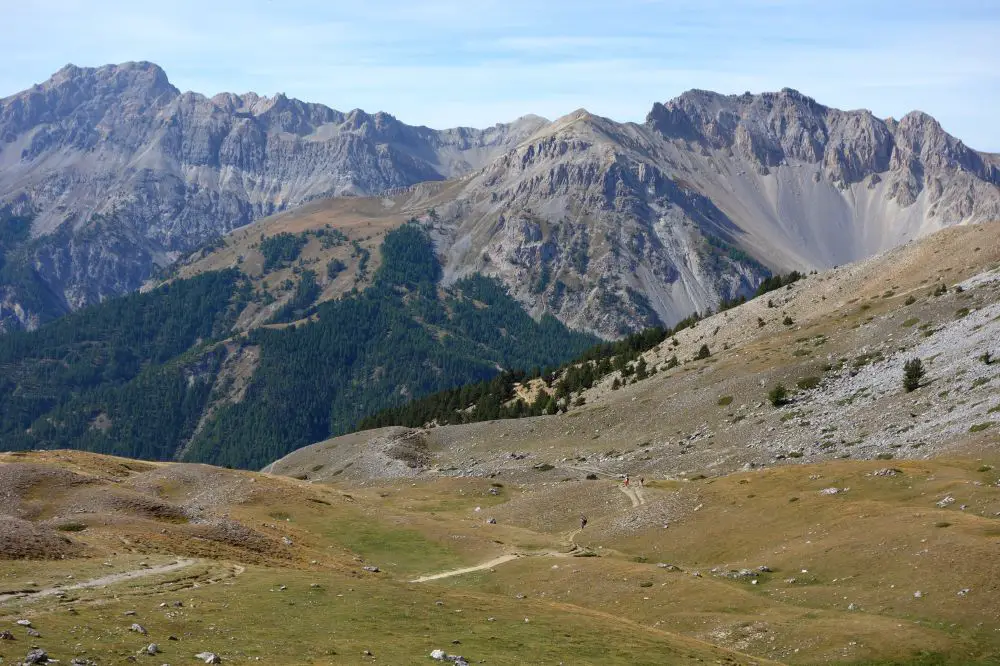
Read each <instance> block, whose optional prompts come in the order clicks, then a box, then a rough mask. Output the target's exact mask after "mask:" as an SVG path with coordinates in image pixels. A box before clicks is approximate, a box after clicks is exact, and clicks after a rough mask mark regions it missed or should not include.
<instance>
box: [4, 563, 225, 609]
mask: <svg viewBox="0 0 1000 666" xmlns="http://www.w3.org/2000/svg"><path fill="white" fill-rule="evenodd" d="M192 564H197V560H189V559H183V558H182V559H179V560H177V561H176V562H171V563H170V564H161V565H158V566H155V567H143V568H142V569H134V570H132V571H122V572H119V573H113V574H108V575H107V576H101V577H100V578H93V579H91V580H87V581H83V582H81V583H74V584H72V585H63V586H62V587H49V588H45V589H44V590H38V591H37V592H12V593H9V594H0V604H3V603H5V602H7V601H13V600H17V601H35V600H37V599H43V598H45V597H51V596H54V595H57V594H59V593H60V592H68V591H71V590H83V589H87V588H92V587H103V586H105V585H114V584H115V583H122V582H125V581H128V580H135V579H136V578H145V577H146V576H155V575H157V574H164V573H170V572H171V571H178V570H180V569H185V568H187V567H189V566H191V565H192ZM240 569H242V567H240ZM239 573H242V571H238V573H237V575H238V574H239Z"/></svg>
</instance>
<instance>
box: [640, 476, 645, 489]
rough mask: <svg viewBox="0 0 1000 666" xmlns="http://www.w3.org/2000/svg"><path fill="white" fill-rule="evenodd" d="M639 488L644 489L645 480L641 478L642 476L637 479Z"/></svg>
mask: <svg viewBox="0 0 1000 666" xmlns="http://www.w3.org/2000/svg"><path fill="white" fill-rule="evenodd" d="M639 487H640V488H645V487H646V478H645V477H643V476H640V477H639Z"/></svg>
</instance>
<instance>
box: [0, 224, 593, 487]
mask: <svg viewBox="0 0 1000 666" xmlns="http://www.w3.org/2000/svg"><path fill="white" fill-rule="evenodd" d="M286 246H287V247H286ZM289 248H292V244H291V243H283V244H281V245H276V247H275V248H272V249H274V253H273V254H274V255H275V257H276V259H275V260H276V261H286V260H287V258H288V256H289V255H290V253H291V252H292V250H294V248H292V250H290V249H289ZM381 252H382V255H383V260H382V263H381V265H380V266H379V268H378V270H377V272H376V273H375V275H374V278H373V283H372V285H371V286H370V287H369V288H367V289H365V290H364V291H362V292H360V293H354V294H351V295H349V296H346V297H344V298H343V299H341V300H337V301H330V302H327V303H323V304H321V305H319V306H318V307H316V308H315V312H316V315H317V316H316V317H314V318H313V319H311V320H309V321H306V322H299V323H297V324H292V325H291V326H288V327H285V328H280V329H276V328H270V327H265V328H259V329H256V330H254V331H252V332H250V333H249V335H247V336H234V335H233V333H232V326H233V323H234V322H235V321H236V318H237V316H238V314H239V312H240V311H241V310H242V309H243V307H244V306H245V305H246V303H247V302H248V299H250V298H252V290H251V288H250V285H249V282H248V281H247V280H246V279H245V278H244V277H243V276H242V275H241V274H240V273H239V272H238V271H236V270H227V271H221V272H213V273H206V274H204V275H201V276H198V277H195V278H192V279H188V280H178V281H175V282H173V283H171V284H169V285H167V286H164V287H161V288H159V289H156V290H154V291H151V292H149V293H144V294H133V295H130V296H126V297H123V298H118V299H113V300H109V301H106V302H105V303H102V304H100V305H98V306H95V307H91V308H87V309H84V310H81V311H78V312H75V313H71V314H69V315H67V316H65V317H62V318H60V319H57V320H55V321H53V322H52V323H49V324H47V325H45V326H43V327H41V328H40V329H38V330H37V331H34V332H18V333H11V334H9V335H6V336H0V448H2V449H6V450H13V449H32V448H79V449H86V450H90V451H97V452H102V453H112V454H117V455H124V456H130V457H141V458H149V459H160V460H163V459H171V458H175V457H178V456H179V457H182V458H183V459H184V460H189V461H199V462H210V463H214V464H220V465H229V466H233V467H247V468H259V467H262V466H264V465H266V464H267V463H269V462H271V461H272V460H274V459H275V458H277V457H280V456H282V455H284V454H285V453H287V452H289V451H291V450H293V449H295V448H298V447H300V446H304V445H307V444H310V443H313V442H315V441H318V440H321V439H324V438H326V437H329V436H331V435H336V434H341V433H344V432H348V431H351V430H353V429H354V428H355V427H356V426H357V424H358V423H359V421H361V420H362V419H363V418H365V417H367V416H370V415H372V414H375V413H377V412H379V411H382V410H386V409H389V408H392V407H398V406H400V405H403V404H405V403H407V402H408V401H409V400H411V399H414V398H420V397H422V396H425V395H428V394H431V393H434V392H438V391H442V390H445V389H450V388H454V387H457V386H461V385H463V384H467V383H470V382H479V381H486V380H491V379H492V378H494V377H496V376H497V375H498V374H500V373H501V372H502V371H503V370H511V369H515V368H530V367H551V366H556V365H559V364H560V363H562V362H564V361H566V360H567V359H568V358H572V357H574V356H577V355H579V354H581V353H582V352H584V350H586V349H588V348H590V347H591V346H592V345H594V344H595V343H596V342H597V340H596V339H595V338H593V337H591V336H589V335H586V334H582V333H575V332H572V331H569V330H568V329H566V328H565V327H564V326H563V325H562V324H561V323H559V322H558V321H557V320H555V319H554V318H551V317H546V318H543V319H542V320H541V321H540V322H536V321H534V320H533V319H531V317H529V316H528V315H527V314H526V313H525V312H524V310H523V309H522V308H521V306H520V305H519V304H518V303H517V302H515V301H514V300H513V299H512V298H511V297H510V296H509V295H508V294H507V293H506V291H505V290H504V288H503V287H501V286H500V285H499V283H497V282H495V281H493V280H491V279H487V278H483V277H478V276H477V277H472V278H468V279H465V280H462V281H459V282H458V283H456V284H454V285H452V286H450V287H449V288H447V289H445V288H442V287H441V285H440V284H439V279H440V273H441V268H440V266H439V264H438V262H437V259H436V258H435V256H434V252H433V247H432V245H431V242H430V240H429V238H428V237H427V235H426V233H425V232H424V231H423V229H421V228H420V227H419V226H418V225H415V224H407V225H404V226H403V227H401V228H399V229H397V230H395V231H393V232H391V233H389V234H388V235H387V237H386V239H385V241H384V243H383V246H382V248H381ZM314 284H315V281H314V280H312V281H309V282H308V284H306V285H305V287H303V289H302V290H303V292H305V291H308V290H311V289H312V290H314V289H315V286H314ZM309 295H310V294H306V293H303V294H302V295H301V298H299V299H297V300H293V302H292V303H290V304H289V305H290V306H291V307H289V308H287V309H286V310H284V311H281V312H280V313H279V316H278V317H276V318H275V320H276V321H291V320H293V319H294V318H295V317H296V316H297V315H299V314H301V313H302V308H303V307H304V305H305V304H306V303H307V302H309V301H311V300H312V299H311V298H309ZM241 346H243V347H245V346H257V347H259V350H260V363H259V365H258V366H257V367H256V368H255V370H254V372H253V375H252V377H251V378H250V380H249V385H248V386H247V389H246V391H245V394H244V395H243V397H242V400H240V401H239V402H235V403H232V402H230V401H228V400H226V399H224V398H225V396H224V395H223V393H224V391H222V390H220V388H219V387H217V386H216V383H217V382H216V380H217V378H218V376H219V371H220V367H221V366H222V363H223V362H224V360H225V358H226V356H227V355H228V354H231V353H235V352H236V351H238V350H239V348H240V347H241Z"/></svg>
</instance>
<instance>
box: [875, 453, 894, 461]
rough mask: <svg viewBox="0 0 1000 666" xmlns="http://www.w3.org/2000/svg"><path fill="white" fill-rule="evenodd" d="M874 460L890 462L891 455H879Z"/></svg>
mask: <svg viewBox="0 0 1000 666" xmlns="http://www.w3.org/2000/svg"><path fill="white" fill-rule="evenodd" d="M875 460H892V454H891V453H880V454H878V455H877V456H875Z"/></svg>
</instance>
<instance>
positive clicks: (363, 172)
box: [0, 63, 1000, 337]
mask: <svg viewBox="0 0 1000 666" xmlns="http://www.w3.org/2000/svg"><path fill="white" fill-rule="evenodd" d="M448 178H455V179H457V181H456V182H455V183H452V184H450V185H449V192H452V191H454V192H457V194H456V195H455V197H454V199H453V200H450V203H449V202H446V203H444V204H443V205H437V204H435V207H436V211H435V213H436V215H435V219H434V220H433V224H434V234H435V238H436V241H437V243H438V248H439V251H440V253H441V255H442V257H443V259H444V263H445V278H446V281H450V280H455V279H458V278H460V277H462V276H464V275H469V274H472V273H477V272H481V273H486V274H489V275H495V276H497V277H499V278H500V279H501V280H502V281H504V282H505V283H506V284H507V286H508V287H509V288H510V290H511V292H512V294H514V295H515V297H516V298H518V300H520V301H521V302H522V303H523V304H524V305H525V307H526V308H527V309H528V310H529V311H531V312H532V313H533V314H534V315H536V316H541V315H543V314H545V313H552V314H554V315H556V316H557V317H559V318H560V319H562V320H563V321H564V322H566V323H568V324H570V325H572V326H574V327H577V328H581V329H586V330H589V331H592V332H595V333H599V334H600V335H602V336H605V337H614V336H617V335H620V334H622V333H624V332H626V331H631V330H635V329H637V328H641V327H643V326H647V325H650V324H654V323H658V322H663V323H667V324H672V323H674V322H676V321H677V320H679V319H681V318H683V317H686V316H687V315H689V314H691V313H692V312H695V311H702V312H703V311H705V310H707V309H712V308H716V307H718V306H719V304H720V303H721V302H722V301H723V300H726V299H733V298H736V297H738V296H740V295H744V294H747V293H749V292H750V291H752V290H753V288H754V287H755V286H756V284H757V283H758V282H759V281H760V279H761V278H762V276H763V275H765V274H766V272H767V270H772V271H788V270H792V269H798V270H802V269H807V270H808V269H813V268H824V267H829V266H834V265H839V264H844V263H847V262H851V261H855V260H857V259H861V258H864V257H867V256H870V255H872V254H874V253H877V252H880V251H882V250H886V249H888V248H891V247H894V246H896V245H899V244H901V243H905V242H907V241H909V240H912V239H914V238H917V237H919V236H921V235H924V234H927V233H930V232H933V231H936V230H937V229H940V228H943V227H947V226H950V225H954V224H968V223H975V222H980V221H983V220H990V219H1000V158H998V157H997V156H995V155H988V154H984V153H978V152H976V151H974V150H971V149H970V148H968V147H966V146H965V145H964V144H962V142H961V141H959V140H958V139H956V138H954V137H952V136H950V135H949V134H947V133H946V132H945V131H944V130H943V129H942V128H941V126H940V125H939V124H938V123H937V122H936V121H935V120H934V119H933V118H931V117H930V116H927V115H926V114H923V113H919V112H913V113H910V114H908V115H906V116H904V117H903V118H902V119H901V120H899V121H896V120H893V119H888V120H882V119H879V118H876V117H875V116H873V115H872V114H871V113H870V112H868V111H840V110H837V109H831V108H829V107H825V106H823V105H821V104H819V103H817V102H816V101H815V100H813V99H811V98H809V97H807V96H805V95H802V94H801V93H798V92H796V91H794V90H789V89H784V90H781V91H780V92H777V93H764V94H760V95H751V94H749V93H747V94H744V95H739V96H726V95H719V94H716V93H712V92H707V91H699V90H693V91H690V92H687V93H684V94H683V95H681V96H680V97H678V98H676V99H674V100H671V101H669V102H666V103H663V104H659V103H658V104H656V105H654V106H653V109H652V110H651V111H650V113H649V115H648V116H647V119H646V122H645V123H643V124H632V123H626V124H619V123H615V122H613V121H611V120H608V119H606V118H600V117H596V116H593V115H591V114H589V113H587V112H586V111H584V110H580V111H577V112H574V113H572V114H570V115H568V116H566V117H564V118H560V119H558V120H556V121H554V122H551V123H549V122H548V121H545V120H544V119H541V118H537V117H534V116H526V117H524V118H522V119H520V120H518V121H516V122H515V123H512V124H510V125H497V126H495V127H493V128H490V129H486V130H474V129H466V128H459V129H451V130H444V131H436V130H430V129H428V128H424V127H411V126H408V125H405V124H403V123H401V122H399V121H398V120H396V119H395V118H393V117H392V116H390V115H388V114H385V113H376V114H368V113H365V112H363V111H360V110H354V111H351V112H349V113H342V112H339V111H335V110H333V109H330V108H328V107H325V106H322V105H318V104H308V103H305V102H301V101H299V100H295V99H289V98H287V97H285V96H284V95H280V94H279V95H276V96H275V97H261V96H258V95H256V94H253V93H248V94H244V95H236V94H231V93H224V94H220V95H216V96H215V97H212V98H207V97H204V96H202V95H199V94H196V93H181V92H179V91H178V90H177V89H176V88H174V87H173V86H172V85H171V84H170V83H169V81H168V80H167V78H166V76H165V75H164V73H163V71H162V70H160V69H159V68H158V67H156V66H155V65H152V64H149V63H129V64H125V65H119V66H108V67H101V68H98V69H82V68H77V67H72V66H68V67H66V68H64V69H63V70H60V71H59V72H58V73H57V74H56V75H55V76H53V78H52V79H50V80H49V81H47V82H46V83H44V84H41V85H38V86H35V87H33V88H32V89H31V90H28V91H24V92H22V93H19V94H18V95H15V96H13V97H9V98H7V99H4V100H0V206H2V204H4V203H9V202H12V201H16V202H18V206H19V207H20V208H19V210H30V212H31V214H32V215H34V221H33V224H32V229H31V231H32V238H31V239H30V240H29V241H25V242H22V243H21V244H20V245H19V246H18V248H17V249H16V252H11V251H9V248H8V250H7V251H6V254H7V259H8V264H9V265H12V266H14V267H15V268H16V269H17V270H16V271H14V270H13V269H10V268H8V269H6V270H5V272H4V273H3V274H0V329H2V328H4V327H6V328H15V327H20V326H28V327H30V326H34V325H37V323H38V322H39V321H42V320H44V319H45V318H46V317H50V316H54V314H58V313H59V312H63V311H66V310H67V309H70V308H76V307H80V306H82V305H85V304H87V303H93V302H95V301H98V300H100V299H102V298H106V297H108V296H110V295H114V294H119V293H123V292H126V291H129V290H132V289H135V288H137V287H138V286H139V285H141V284H142V283H143V281H144V280H145V279H146V278H147V277H149V276H150V275H151V274H152V273H154V272H155V271H156V270H157V268H158V267H162V266H166V265H168V264H171V263H172V262H174V261H175V260H176V259H177V258H178V257H179V256H181V255H182V254H184V253H187V252H190V251H191V250H192V249H194V248H196V247H198V246H199V245H202V244H203V243H205V242H206V241H208V240H210V239H213V238H215V237H217V236H219V235H220V234H224V233H226V232H228V231H230V230H232V229H234V228H237V227H240V226H242V225H245V224H247V223H249V222H251V221H253V220H256V219H257V218H260V217H264V216H268V215H270V214H272V213H275V212H278V211H282V210H286V209H288V208H291V207H294V206H297V205H299V204H301V203H303V202H306V201H309V200H312V199H316V198H321V197H329V196H339V195H365V194H374V193H387V192H398V191H399V190H400V188H406V187H408V186H410V185H413V184H414V183H416V182H419V181H428V180H442V179H448ZM0 249H3V246H2V245H0ZM11 275H15V276H16V278H17V279H16V280H13V281H12V279H13V278H10V276H11ZM26 294H28V296H30V298H29V297H28V296H26Z"/></svg>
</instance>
